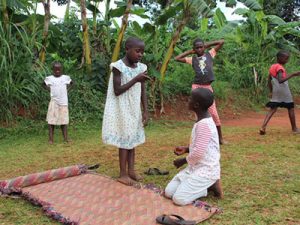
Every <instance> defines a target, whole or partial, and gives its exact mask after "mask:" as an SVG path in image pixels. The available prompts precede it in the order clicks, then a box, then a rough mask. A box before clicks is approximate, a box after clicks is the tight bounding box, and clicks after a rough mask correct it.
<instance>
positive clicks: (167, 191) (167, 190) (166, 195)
mask: <svg viewBox="0 0 300 225" xmlns="http://www.w3.org/2000/svg"><path fill="white" fill-rule="evenodd" d="M164 194H165V197H167V198H172V196H173V194H174V192H173V191H172V190H171V188H168V187H166V189H165V193H164Z"/></svg>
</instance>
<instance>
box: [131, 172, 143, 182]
mask: <svg viewBox="0 0 300 225" xmlns="http://www.w3.org/2000/svg"><path fill="white" fill-rule="evenodd" d="M128 175H129V177H130V178H131V179H133V180H135V181H141V180H143V177H142V176H141V175H139V174H138V173H136V172H135V171H132V172H128Z"/></svg>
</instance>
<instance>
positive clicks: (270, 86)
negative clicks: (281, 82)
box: [268, 75, 273, 93]
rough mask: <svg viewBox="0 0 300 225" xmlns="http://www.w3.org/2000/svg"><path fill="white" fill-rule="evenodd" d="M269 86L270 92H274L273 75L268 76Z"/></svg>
mask: <svg viewBox="0 0 300 225" xmlns="http://www.w3.org/2000/svg"><path fill="white" fill-rule="evenodd" d="M268 87H269V90H270V92H271V93H272V91H273V86H272V81H271V75H269V76H268Z"/></svg>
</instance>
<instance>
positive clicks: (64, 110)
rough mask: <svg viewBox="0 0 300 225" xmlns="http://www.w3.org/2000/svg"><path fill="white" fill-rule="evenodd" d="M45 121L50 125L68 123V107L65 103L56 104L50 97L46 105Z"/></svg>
mask: <svg viewBox="0 0 300 225" xmlns="http://www.w3.org/2000/svg"><path fill="white" fill-rule="evenodd" d="M46 121H47V122H48V124H51V125H66V124H69V109H68V106H67V105H58V104H57V103H56V102H55V101H54V100H52V99H51V101H50V102H49V106H48V113H47V118H46Z"/></svg>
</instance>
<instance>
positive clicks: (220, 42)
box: [205, 40, 224, 52]
mask: <svg viewBox="0 0 300 225" xmlns="http://www.w3.org/2000/svg"><path fill="white" fill-rule="evenodd" d="M223 44H224V40H218V41H211V42H206V43H205V48H206V49H207V48H210V47H212V46H216V47H214V49H215V50H216V52H217V51H219V50H220V48H222V46H223Z"/></svg>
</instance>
